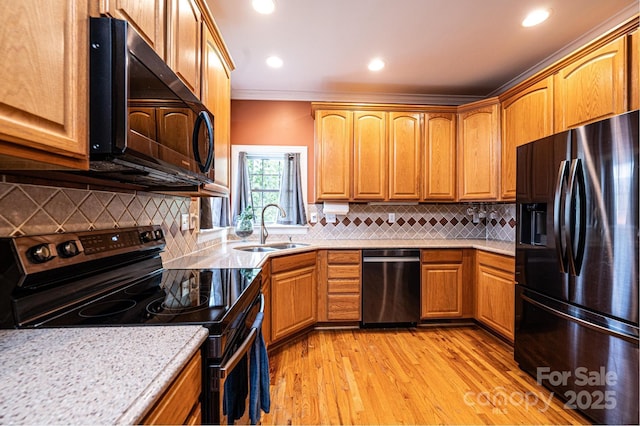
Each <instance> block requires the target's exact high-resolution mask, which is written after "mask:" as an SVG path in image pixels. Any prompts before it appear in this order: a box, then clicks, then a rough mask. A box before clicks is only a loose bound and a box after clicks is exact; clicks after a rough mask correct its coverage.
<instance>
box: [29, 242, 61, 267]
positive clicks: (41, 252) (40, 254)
mask: <svg viewBox="0 0 640 426" xmlns="http://www.w3.org/2000/svg"><path fill="white" fill-rule="evenodd" d="M29 254H30V255H31V259H33V261H35V262H36V263H44V262H47V261H49V260H51V259H53V258H54V257H56V255H55V254H54V252H53V250H51V247H50V246H49V244H39V245H37V246H34V247H31V248H30V249H29Z"/></svg>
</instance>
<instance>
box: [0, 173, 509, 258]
mask: <svg viewBox="0 0 640 426" xmlns="http://www.w3.org/2000/svg"><path fill="white" fill-rule="evenodd" d="M192 203H195V201H194V202H192V200H191V198H188V197H179V196H171V195H161V194H152V193H145V192H137V193H120V192H108V191H95V190H84V189H70V188H57V187H48V186H41V185H26V184H14V183H1V182H0V237H6V236H18V235H37V234H49V233H57V232H74V231H87V230H95V229H115V228H125V227H129V226H138V225H161V226H162V229H163V230H164V232H165V235H166V240H167V247H166V249H165V252H164V253H163V255H162V257H163V260H164V261H169V260H172V259H176V258H178V257H181V256H183V255H185V254H188V253H191V252H192V251H196V250H199V249H202V248H204V247H205V246H210V245H214V244H217V243H219V242H220V241H221V239H220V238H218V239H215V238H214V239H212V240H209V241H206V242H202V243H198V240H197V232H196V231H195V230H188V231H182V230H181V229H180V216H181V215H182V214H184V213H189V211H190V208H191V209H193V208H197V205H196V204H193V205H192ZM322 207H323V205H322V204H311V205H309V209H308V210H309V211H308V213H309V214H308V216H310V214H311V213H317V215H318V219H319V221H318V222H317V223H315V224H312V225H310V226H309V229H308V233H307V234H305V235H299V236H296V239H306V240H313V239H329V240H331V239H445V238H450V239H465V238H466V239H489V240H500V241H515V204H486V203H485V204H419V205H368V204H351V205H350V210H349V213H348V214H347V215H346V216H338V222H337V223H328V222H327V221H326V218H325V216H324V214H323V212H322ZM470 209H476V210H477V211H478V212H479V213H482V212H484V215H485V216H486V217H484V218H482V217H478V220H477V223H474V222H476V221H474V218H473V215H472V214H470V212H472V210H470ZM389 213H394V214H395V222H394V223H389V222H388V219H389ZM480 216H482V215H480ZM273 234H276V233H275V232H273ZM232 238H233V237H232Z"/></svg>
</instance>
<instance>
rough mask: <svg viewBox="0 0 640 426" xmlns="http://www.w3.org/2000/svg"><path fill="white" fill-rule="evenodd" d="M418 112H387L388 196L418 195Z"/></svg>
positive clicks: (406, 196)
mask: <svg viewBox="0 0 640 426" xmlns="http://www.w3.org/2000/svg"><path fill="white" fill-rule="evenodd" d="M421 145H422V128H421V114H419V113H408V112H390V113H389V200H416V201H417V200H419V199H420V177H421V174H420V163H421V157H420V152H421Z"/></svg>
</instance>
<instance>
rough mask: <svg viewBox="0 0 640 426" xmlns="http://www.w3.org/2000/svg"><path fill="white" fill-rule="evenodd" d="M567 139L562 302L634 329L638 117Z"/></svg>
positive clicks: (594, 127) (631, 115)
mask: <svg viewBox="0 0 640 426" xmlns="http://www.w3.org/2000/svg"><path fill="white" fill-rule="evenodd" d="M572 133H573V139H574V149H575V152H574V155H573V156H572V160H571V162H570V167H569V182H568V192H567V195H566V200H567V202H566V207H565V208H566V214H565V217H564V219H563V220H564V228H565V229H566V230H567V233H566V235H565V241H564V243H565V244H566V246H567V252H568V257H569V268H568V269H569V270H568V272H569V274H570V282H569V298H568V300H569V301H570V302H571V303H575V304H577V305H580V306H583V307H585V308H587V309H590V310H593V311H595V312H600V313H603V314H605V315H610V316H613V317H616V318H619V319H621V320H624V321H628V322H630V323H632V324H636V325H637V324H638V296H639V295H638V280H639V276H638V166H639V164H640V163H639V162H638V111H634V112H632V113H628V114H624V115H621V116H617V117H613V118H611V119H609V120H605V121H601V122H598V123H594V124H590V125H587V126H584V127H580V128H577V129H575V130H574V131H573V132H572Z"/></svg>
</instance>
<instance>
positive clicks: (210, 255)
mask: <svg viewBox="0 0 640 426" xmlns="http://www.w3.org/2000/svg"><path fill="white" fill-rule="evenodd" d="M278 241H281V240H277V239H274V240H273V241H271V240H269V241H268V242H267V244H272V243H276V242H278ZM295 242H296V243H301V244H308V245H305V246H303V247H298V248H292V249H284V250H277V251H270V252H258V253H255V252H245V251H242V250H237V249H236V248H238V247H243V246H252V245H258V242H257V241H229V242H226V243H222V244H217V245H215V246H212V247H208V248H206V249H203V250H200V251H197V252H194V253H191V254H189V255H186V256H183V257H180V258H178V259H175V260H172V261H169V262H166V263H165V264H164V267H165V268H167V269H181V268H194V269H199V268H201V269H206V268H257V267H260V266H262V264H263V263H264V262H265V261H266V260H267V259H269V258H271V257H273V256H281V255H288V254H292V253H301V252H305V251H309V250H325V249H333V250H335V249H371V248H419V249H445V248H473V249H478V250H484V251H488V252H491V253H496V254H502V255H506V256H514V255H515V243H514V242H506V241H489V240H316V241H303V240H301V241H295Z"/></svg>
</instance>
